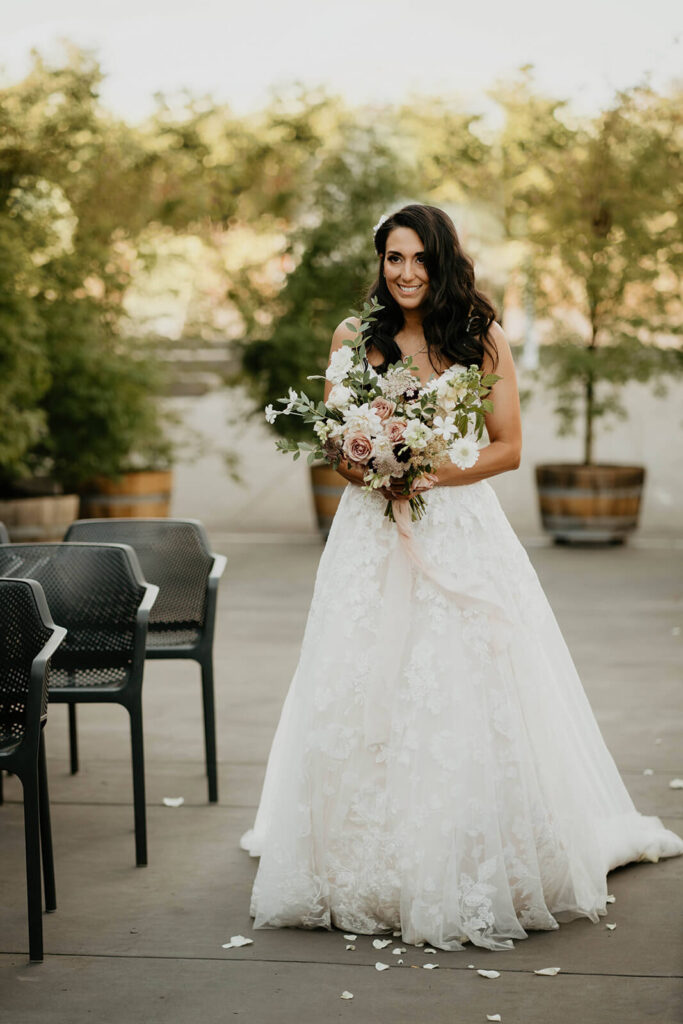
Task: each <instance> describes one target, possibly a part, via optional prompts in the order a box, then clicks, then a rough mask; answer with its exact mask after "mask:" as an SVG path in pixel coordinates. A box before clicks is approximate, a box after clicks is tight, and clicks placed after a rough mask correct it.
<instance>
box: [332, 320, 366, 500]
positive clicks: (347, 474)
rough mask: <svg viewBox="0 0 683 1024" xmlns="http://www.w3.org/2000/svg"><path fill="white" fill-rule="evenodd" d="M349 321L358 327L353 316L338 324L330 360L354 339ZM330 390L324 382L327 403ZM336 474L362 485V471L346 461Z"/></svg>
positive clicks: (340, 464)
mask: <svg viewBox="0 0 683 1024" xmlns="http://www.w3.org/2000/svg"><path fill="white" fill-rule="evenodd" d="M349 321H350V322H351V323H353V324H355V325H356V326H359V325H360V320H359V319H358V317H355V316H348V317H347V318H346V320H342V322H341V323H340V324H339V326H338V327H337V329H336V330H335V332H334V334H333V335H332V344H331V345H330V359H331V358H332V353H333V352H336V351H337V349H338V348H341V347H342V345H343V344H344V342H345V340H346V339H347V338H353V337H354V334H353V331H350V330H349V329H348V327H347V326H346V324H347V322H349ZM328 366H329V359H328ZM331 390H332V382H331V381H329V380H326V381H325V398H324V400H325V401H327V399H328V398H329V395H330V391H331ZM337 472H338V473H339V474H340V475H341V476H343V477H344V479H345V480H348V481H349V482H350V483H352V484H362V483H363V470H362V469H361V468H360V467H359V466H354V465H353V463H352V462H347V461H346V460H344V461H342V462H340V463H339V465H338V466H337Z"/></svg>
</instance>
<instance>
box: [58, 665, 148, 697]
mask: <svg viewBox="0 0 683 1024" xmlns="http://www.w3.org/2000/svg"><path fill="white" fill-rule="evenodd" d="M129 677H130V669H129V668H127V667H126V666H122V665H98V666H97V667H96V668H80V667H79V668H77V669H66V668H60V667H58V666H55V665H53V666H52V670H51V672H50V699H51V700H54V699H55V698H57V699H58V697H57V695H58V693H59V691H60V690H80V689H92V688H93V687H94V688H98V689H107V690H112V689H114V690H119V689H121V688H122V687H123V686H125V684H126V683H127V682H128V679H129Z"/></svg>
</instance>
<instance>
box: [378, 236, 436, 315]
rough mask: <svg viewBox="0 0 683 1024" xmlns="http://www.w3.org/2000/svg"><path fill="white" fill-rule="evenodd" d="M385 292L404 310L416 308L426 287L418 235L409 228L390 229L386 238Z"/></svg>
mask: <svg viewBox="0 0 683 1024" xmlns="http://www.w3.org/2000/svg"><path fill="white" fill-rule="evenodd" d="M383 270H384V278H385V280H386V282H387V288H388V289H389V292H390V294H391V296H392V298H394V299H395V300H396V302H398V304H399V306H401V308H402V309H405V310H411V309H417V308H418V306H420V305H421V304H422V303H423V302H424V299H425V296H426V294H427V290H428V288H429V275H428V273H427V268H426V267H425V264H424V250H423V247H422V241H421V239H420V236H419V235H418V234H417V232H416V231H413V229H412V228H394V230H393V231H390V232H389V234H388V236H387V246H386V252H385V253H384V260H383Z"/></svg>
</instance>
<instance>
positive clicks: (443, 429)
mask: <svg viewBox="0 0 683 1024" xmlns="http://www.w3.org/2000/svg"><path fill="white" fill-rule="evenodd" d="M433 429H434V433H435V434H436V436H437V437H442V438H443V439H444V441H450V440H451V439H452V438H454V437H455V435H456V434H457V430H456V429H455V420H454V419H453V417H452V416H435V417H434V420H433Z"/></svg>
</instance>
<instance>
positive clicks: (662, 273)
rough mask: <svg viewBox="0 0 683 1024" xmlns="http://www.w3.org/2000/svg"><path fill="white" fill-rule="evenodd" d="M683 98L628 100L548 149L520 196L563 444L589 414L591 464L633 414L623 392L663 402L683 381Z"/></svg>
mask: <svg viewBox="0 0 683 1024" xmlns="http://www.w3.org/2000/svg"><path fill="white" fill-rule="evenodd" d="M682 98H683V97H682V96H681V95H679V96H675V95H672V96H670V97H662V96H660V95H658V94H656V93H654V92H652V91H651V90H650V89H649V88H646V87H642V86H639V87H637V88H634V89H631V90H628V91H624V92H620V93H619V94H618V96H617V98H616V101H615V103H614V104H613V105H612V107H611V108H610V109H608V110H606V111H604V112H602V113H601V114H600V115H599V116H597V117H595V118H593V119H591V120H590V121H588V122H586V123H579V124H577V125H575V126H573V127H572V128H571V130H567V131H566V132H565V135H564V137H563V138H562V139H561V140H560V144H559V145H556V146H553V147H548V148H547V149H546V150H545V157H544V161H543V178H542V179H541V178H539V179H538V180H537V181H535V182H529V183H528V184H527V185H526V187H525V188H523V189H522V190H521V192H520V194H519V197H518V201H519V203H520V206H521V207H522V208H523V209H524V212H525V217H526V221H527V239H528V242H529V244H530V247H531V260H532V265H533V270H534V277H535V282H536V298H537V304H538V308H539V311H540V312H541V313H542V314H543V315H545V316H546V317H548V318H549V320H550V321H551V323H552V324H553V344H552V345H549V346H546V347H544V349H543V351H542V365H541V373H540V377H541V378H542V379H545V380H546V381H547V382H548V383H549V384H550V385H551V387H552V388H554V390H555V392H556V396H557V401H556V412H557V414H558V416H559V420H560V433H564V434H566V433H573V431H574V429H575V424H576V423H577V421H579V411H581V412H582V414H583V417H582V418H583V432H584V438H583V459H584V462H585V463H590V462H592V460H593V452H594V438H595V422H596V421H597V420H598V419H600V418H602V417H605V416H608V415H609V414H611V415H616V416H620V417H625V416H626V415H627V410H626V408H625V406H624V404H623V398H622V388H623V385H624V384H625V383H627V382H628V381H630V380H638V381H641V382H647V381H650V382H652V383H653V384H654V385H655V387H656V388H658V389H659V390H660V391H661V388H662V386H663V385H665V383H666V380H667V379H669V378H670V377H671V376H672V375H674V374H678V373H680V372H682V371H683V359H682V357H681V351H680V346H679V345H677V344H675V341H676V339H677V337H679V336H680V334H681V332H682V331H683V326H682V325H683V318H682V317H681V313H682V308H681V305H682V304H681V291H680V271H681V263H682V261H683V249H682V248H681V241H680V240H681V227H682V225H681V221H682V219H683V198H682V196H681V192H680V180H681V157H680V153H681V126H682V124H683V115H682V114H681V110H682V109H683V108H682V106H681V99H682ZM542 122H543V118H542V117H541V118H539V119H538V122H537V124H538V126H539V130H540V131H541V132H543V127H542ZM665 339H668V341H669V344H668V345H662V341H663V340H665Z"/></svg>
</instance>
